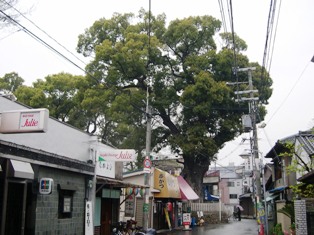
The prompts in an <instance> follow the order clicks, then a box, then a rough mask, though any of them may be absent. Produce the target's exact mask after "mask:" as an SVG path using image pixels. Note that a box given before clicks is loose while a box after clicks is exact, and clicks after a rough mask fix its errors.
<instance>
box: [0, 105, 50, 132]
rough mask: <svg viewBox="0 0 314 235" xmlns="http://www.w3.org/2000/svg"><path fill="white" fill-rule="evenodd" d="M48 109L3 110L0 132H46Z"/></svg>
mask: <svg viewBox="0 0 314 235" xmlns="http://www.w3.org/2000/svg"><path fill="white" fill-rule="evenodd" d="M48 119H49V111H48V109H29V110H17V111H5V112H3V113H2V114H1V125H0V133H30V132H46V131H47V126H48Z"/></svg>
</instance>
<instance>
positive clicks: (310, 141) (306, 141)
mask: <svg viewBox="0 0 314 235" xmlns="http://www.w3.org/2000/svg"><path fill="white" fill-rule="evenodd" d="M296 139H297V140H298V141H299V143H300V144H301V146H302V148H303V149H304V150H305V151H306V153H307V154H308V155H309V156H312V155H314V134H313V131H305V132H299V135H297V136H296Z"/></svg>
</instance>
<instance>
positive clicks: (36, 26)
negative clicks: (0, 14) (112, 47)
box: [2, 1, 86, 65]
mask: <svg viewBox="0 0 314 235" xmlns="http://www.w3.org/2000/svg"><path fill="white" fill-rule="evenodd" d="M2 2H4V3H6V4H7V5H8V6H9V7H11V8H12V9H14V10H15V11H16V12H18V13H19V14H20V15H21V16H22V17H23V18H24V19H26V20H27V21H29V22H30V23H31V24H32V25H34V26H35V27H36V28H37V29H39V30H40V31H41V32H43V33H44V34H45V35H46V36H48V37H49V38H50V39H51V40H53V41H54V42H55V43H57V44H58V45H59V46H61V47H62V48H63V49H64V50H66V51H67V52H68V53H70V54H71V55H72V56H74V57H75V58H76V59H77V60H79V61H80V62H82V63H83V64H84V65H86V63H85V62H84V61H83V60H81V59H80V58H79V57H77V56H76V55H75V54H74V53H72V52H71V51H70V50H68V49H67V48H66V47H65V46H63V45H62V44H61V43H59V42H58V41H57V40H56V39H54V38H53V37H52V36H50V35H49V34H48V33H47V32H45V31H44V30H43V29H41V28H40V27H39V26H38V25H36V24H35V23H34V22H33V21H32V20H30V19H28V18H27V17H26V16H25V15H24V14H23V13H21V12H20V11H19V10H18V9H16V8H15V7H14V6H12V5H11V4H10V3H8V2H7V1H2Z"/></svg>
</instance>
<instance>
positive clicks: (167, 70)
mask: <svg viewBox="0 0 314 235" xmlns="http://www.w3.org/2000/svg"><path fill="white" fill-rule="evenodd" d="M220 26H221V22H220V21H219V20H217V19H215V18H213V17H211V16H196V17H188V18H184V19H177V20H174V21H172V22H170V23H169V25H167V23H166V16H165V15H164V14H161V15H157V16H154V15H150V14H148V12H145V11H144V10H143V9H142V10H140V11H139V13H138V15H135V14H133V13H127V14H119V13H115V14H114V15H113V16H112V17H111V18H110V19H106V18H102V19H99V20H97V21H96V22H94V24H93V25H92V26H91V27H90V28H88V29H86V30H85V32H84V33H83V34H81V35H79V41H78V46H77V51H78V52H79V53H82V54H83V55H84V56H86V57H89V58H90V59H91V62H90V63H89V64H88V65H87V67H86V71H87V73H86V77H85V78H84V77H77V76H72V75H68V74H62V73H61V74H57V75H54V76H48V77H46V80H45V81H42V80H38V81H37V82H35V83H34V89H38V91H40V92H33V91H30V90H29V89H28V88H27V87H23V86H22V87H20V88H19V89H18V90H17V92H16V94H17V96H20V98H22V97H24V98H22V99H23V100H24V101H26V102H27V100H28V101H29V103H30V104H32V103H31V102H33V104H34V103H36V102H38V103H40V102H43V103H45V105H46V106H47V107H49V109H50V110H51V113H53V115H54V116H55V117H57V118H59V119H60V120H63V121H66V122H69V123H71V124H74V125H76V126H78V127H79V128H82V129H84V130H87V131H89V132H93V133H98V134H99V136H100V137H101V138H102V141H103V142H104V143H107V144H111V145H114V146H116V147H119V148H133V149H136V150H137V151H138V153H139V155H140V156H141V155H142V156H143V155H144V151H143V150H144V149H145V135H146V118H147V113H146V111H145V110H146V98H147V93H148V99H149V105H150V106H151V108H152V150H153V151H154V152H158V151H159V150H160V149H162V148H163V147H166V146H167V147H169V146H170V147H171V151H172V154H174V155H176V156H179V157H183V159H184V170H183V174H184V177H185V178H186V179H187V180H188V182H189V183H190V184H191V185H192V186H193V188H194V189H195V190H196V192H197V193H199V195H202V190H201V186H202V178H203V175H204V173H205V172H206V171H207V169H208V166H209V164H210V162H211V161H213V160H215V155H216V153H217V152H218V151H219V149H221V148H222V147H223V146H224V144H225V143H226V142H228V141H230V140H232V139H234V138H235V137H236V136H238V135H239V134H241V132H242V125H241V116H242V115H243V114H247V113H248V104H247V103H238V102H236V98H237V97H236V95H235V94H234V91H236V88H237V89H239V90H246V89H247V88H248V87H247V86H248V85H247V84H245V82H247V81H248V78H247V74H246V73H238V74H235V73H234V68H233V66H234V65H235V63H234V54H236V58H237V64H236V66H237V67H239V68H245V67H253V66H254V67H256V70H255V71H253V85H254V89H257V90H259V91H260V94H259V98H260V101H261V103H265V102H267V100H268V99H269V97H270V96H271V93H272V91H271V88H270V87H271V85H272V80H271V78H270V77H269V75H268V74H267V73H266V75H264V76H263V79H264V80H263V81H262V80H261V73H262V67H261V66H260V65H259V64H258V63H252V62H249V59H248V58H247V56H245V55H244V54H242V53H243V51H244V50H246V48H247V45H246V43H245V42H244V41H243V40H242V39H241V38H240V37H238V35H236V34H235V35H234V36H235V37H234V38H235V41H236V43H237V44H236V47H234V46H232V44H231V43H232V42H233V41H232V38H233V37H231V35H230V34H228V33H224V34H221V39H222V41H223V43H224V45H221V49H218V47H217V45H216V42H215V40H214V38H215V37H216V36H218V33H219V31H220ZM230 82H232V83H234V82H241V83H238V85H237V86H236V87H234V86H230V85H228V83H230ZM35 94H36V95H35ZM18 98H19V97H18ZM32 106H33V105H32ZM259 109H260V115H259V117H260V119H261V120H262V119H263V117H264V115H265V114H266V111H265V108H264V107H263V106H262V105H260V106H259Z"/></svg>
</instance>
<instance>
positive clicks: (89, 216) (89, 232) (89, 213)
mask: <svg viewBox="0 0 314 235" xmlns="http://www.w3.org/2000/svg"><path fill="white" fill-rule="evenodd" d="M92 205H93V204H92V202H91V201H87V202H86V205H85V235H93V234H94V225H93V210H92V209H93V208H92Z"/></svg>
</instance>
